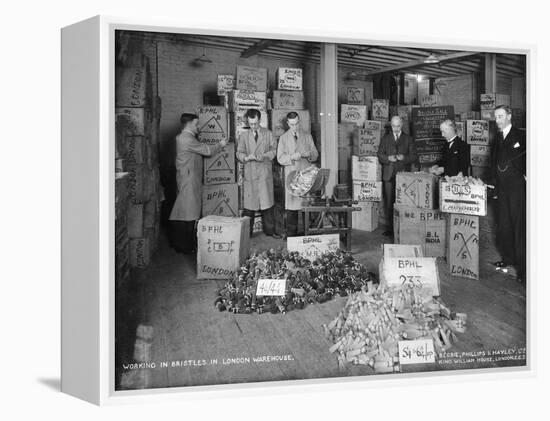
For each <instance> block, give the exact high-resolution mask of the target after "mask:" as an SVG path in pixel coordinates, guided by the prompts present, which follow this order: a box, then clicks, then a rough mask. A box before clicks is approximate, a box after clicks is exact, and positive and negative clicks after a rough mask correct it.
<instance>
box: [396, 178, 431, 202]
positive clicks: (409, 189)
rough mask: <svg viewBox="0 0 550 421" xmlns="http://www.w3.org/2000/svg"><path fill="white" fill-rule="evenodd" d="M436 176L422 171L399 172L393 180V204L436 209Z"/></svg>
mask: <svg viewBox="0 0 550 421" xmlns="http://www.w3.org/2000/svg"><path fill="white" fill-rule="evenodd" d="M437 188H438V177H437V176H435V175H432V174H428V173H424V172H399V173H397V176H396V182H395V204H396V205H404V206H410V207H415V208H422V209H436V208H437V205H438V201H437Z"/></svg>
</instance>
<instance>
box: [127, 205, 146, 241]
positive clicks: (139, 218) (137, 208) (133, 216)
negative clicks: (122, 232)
mask: <svg viewBox="0 0 550 421" xmlns="http://www.w3.org/2000/svg"><path fill="white" fill-rule="evenodd" d="M127 221H128V222H127V223H128V237H129V238H140V237H143V204H141V203H139V204H133V203H130V204H129V206H128V218H127Z"/></svg>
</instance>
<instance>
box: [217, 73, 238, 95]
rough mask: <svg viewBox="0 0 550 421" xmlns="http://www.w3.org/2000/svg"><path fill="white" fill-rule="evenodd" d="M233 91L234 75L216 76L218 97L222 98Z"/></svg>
mask: <svg viewBox="0 0 550 421" xmlns="http://www.w3.org/2000/svg"><path fill="white" fill-rule="evenodd" d="M233 89H235V75H218V95H219V96H224V95H225V94H226V93H227V92H229V91H232V90H233Z"/></svg>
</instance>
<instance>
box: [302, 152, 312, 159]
mask: <svg viewBox="0 0 550 421" xmlns="http://www.w3.org/2000/svg"><path fill="white" fill-rule="evenodd" d="M310 155H311V154H310V153H309V152H303V153H302V155H301V156H302V158H309V157H310Z"/></svg>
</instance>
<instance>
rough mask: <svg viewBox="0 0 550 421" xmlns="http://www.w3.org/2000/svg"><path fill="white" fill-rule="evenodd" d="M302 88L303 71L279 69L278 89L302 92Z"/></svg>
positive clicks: (286, 68) (288, 68)
mask: <svg viewBox="0 0 550 421" xmlns="http://www.w3.org/2000/svg"><path fill="white" fill-rule="evenodd" d="M302 86H303V72H302V69H296V68H290V67H279V69H278V70H277V89H280V90H283V91H301V90H302Z"/></svg>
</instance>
